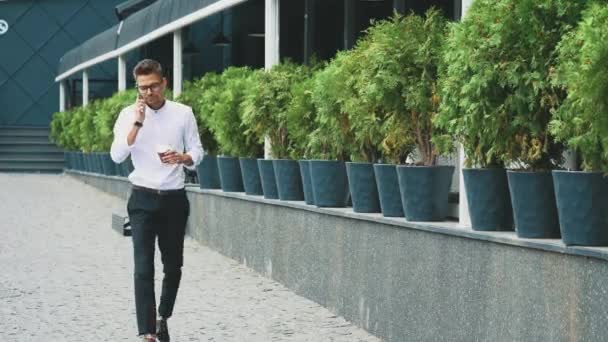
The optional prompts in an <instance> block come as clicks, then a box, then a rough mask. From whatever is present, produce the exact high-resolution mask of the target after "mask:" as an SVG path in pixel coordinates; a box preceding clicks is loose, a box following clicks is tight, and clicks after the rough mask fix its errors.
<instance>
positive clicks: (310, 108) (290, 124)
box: [286, 71, 318, 159]
mask: <svg viewBox="0 0 608 342" xmlns="http://www.w3.org/2000/svg"><path fill="white" fill-rule="evenodd" d="M313 72H318V71H313ZM314 82H315V76H314V74H311V76H310V77H307V78H305V79H303V80H301V81H299V82H296V83H294V84H293V85H292V87H291V102H290V103H289V105H288V106H287V111H286V121H287V130H288V131H289V137H290V139H291V150H290V157H291V158H292V159H304V158H306V159H307V158H310V157H311V154H310V152H309V140H310V139H309V138H310V134H311V133H312V132H313V131H314V130H315V129H316V125H315V120H316V115H317V109H316V107H315V105H314V103H313V101H312V94H313V87H314Z"/></svg>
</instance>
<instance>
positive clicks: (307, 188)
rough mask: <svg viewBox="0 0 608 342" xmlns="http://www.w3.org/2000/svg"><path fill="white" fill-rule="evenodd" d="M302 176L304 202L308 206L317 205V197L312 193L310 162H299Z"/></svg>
mask: <svg viewBox="0 0 608 342" xmlns="http://www.w3.org/2000/svg"><path fill="white" fill-rule="evenodd" d="M298 163H299V164H300V175H301V176H302V190H303V192H304V201H306V204H310V205H314V204H315V195H314V193H313V192H312V180H311V179H310V161H309V160H299V161H298Z"/></svg>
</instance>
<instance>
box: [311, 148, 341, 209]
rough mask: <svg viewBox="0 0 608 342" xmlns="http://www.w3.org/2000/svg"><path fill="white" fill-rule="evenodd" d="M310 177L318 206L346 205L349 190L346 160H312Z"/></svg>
mask: <svg viewBox="0 0 608 342" xmlns="http://www.w3.org/2000/svg"><path fill="white" fill-rule="evenodd" d="M310 178H311V180H312V192H313V196H314V198H315V205H316V206H317V207H335V208H344V207H346V205H347V203H348V196H349V190H348V176H347V175H346V165H345V164H344V162H342V161H336V160H311V161H310Z"/></svg>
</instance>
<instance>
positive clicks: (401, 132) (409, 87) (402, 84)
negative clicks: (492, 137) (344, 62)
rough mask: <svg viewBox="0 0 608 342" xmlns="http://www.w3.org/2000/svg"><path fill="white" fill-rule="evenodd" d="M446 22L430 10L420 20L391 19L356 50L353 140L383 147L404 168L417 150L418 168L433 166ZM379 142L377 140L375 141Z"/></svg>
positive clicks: (387, 156)
mask: <svg viewBox="0 0 608 342" xmlns="http://www.w3.org/2000/svg"><path fill="white" fill-rule="evenodd" d="M446 24H447V21H446V19H445V18H444V17H443V16H442V15H441V13H440V11H438V10H436V9H430V10H428V11H427V12H426V14H425V15H424V16H418V15H414V14H412V15H408V16H406V17H403V16H400V15H397V14H395V15H394V16H393V17H392V18H390V19H388V20H384V21H380V22H378V23H377V24H376V25H374V26H372V27H371V28H370V29H368V31H367V32H368V34H367V36H366V37H365V38H363V40H362V41H361V42H360V43H359V44H358V45H357V47H356V48H355V53H356V54H357V55H359V56H358V57H357V58H356V60H357V61H359V62H358V67H359V69H360V72H358V73H357V74H356V81H355V82H354V87H355V89H356V91H357V93H358V96H357V97H354V98H352V99H350V100H348V101H347V107H350V109H349V110H348V112H349V113H350V117H351V123H352V125H353V128H354V131H355V135H356V136H357V137H358V136H359V135H361V134H363V135H364V137H363V138H357V140H363V141H368V145H370V146H374V145H377V146H381V147H382V150H383V153H384V156H385V159H387V160H388V161H391V162H394V163H403V162H405V159H406V158H407V156H408V155H409V154H410V153H411V151H412V149H413V146H414V145H415V146H416V147H417V149H418V151H419V154H420V160H417V161H416V162H417V163H419V164H423V165H435V164H436V162H437V156H438V151H437V149H436V148H435V146H434V144H433V142H432V141H431V140H432V138H433V136H434V133H435V132H434V127H433V125H432V120H433V118H434V116H435V115H436V113H437V110H438V105H439V97H438V95H437V74H438V65H439V61H440V58H441V53H442V47H443V44H444V40H445V37H446V32H447V29H446ZM378 138H380V139H381V140H379V141H378Z"/></svg>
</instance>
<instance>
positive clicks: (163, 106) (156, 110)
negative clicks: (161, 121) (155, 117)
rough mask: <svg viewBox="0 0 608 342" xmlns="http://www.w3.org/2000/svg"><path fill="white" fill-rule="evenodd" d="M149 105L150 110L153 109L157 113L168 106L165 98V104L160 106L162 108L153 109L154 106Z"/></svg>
mask: <svg viewBox="0 0 608 342" xmlns="http://www.w3.org/2000/svg"><path fill="white" fill-rule="evenodd" d="M147 107H148V109H150V111H152V112H153V113H155V114H157V113H158V112H161V111H163V110H164V109H165V108H167V99H165V100H164V101H163V105H162V106H160V108H158V109H153V108H152V107H150V106H147Z"/></svg>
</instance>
